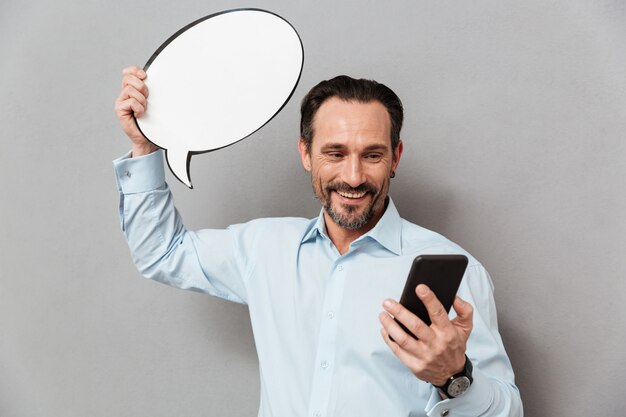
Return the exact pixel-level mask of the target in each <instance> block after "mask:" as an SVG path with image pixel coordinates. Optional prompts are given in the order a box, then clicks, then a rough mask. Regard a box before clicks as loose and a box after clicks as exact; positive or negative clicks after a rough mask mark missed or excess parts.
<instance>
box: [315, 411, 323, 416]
mask: <svg viewBox="0 0 626 417" xmlns="http://www.w3.org/2000/svg"><path fill="white" fill-rule="evenodd" d="M313 417H322V413H320V412H319V411H316V412H315V414H313Z"/></svg>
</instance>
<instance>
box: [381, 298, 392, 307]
mask: <svg viewBox="0 0 626 417" xmlns="http://www.w3.org/2000/svg"><path fill="white" fill-rule="evenodd" d="M383 306H385V307H386V308H391V307H393V301H391V300H389V299H387V300H385V301H384V302H383Z"/></svg>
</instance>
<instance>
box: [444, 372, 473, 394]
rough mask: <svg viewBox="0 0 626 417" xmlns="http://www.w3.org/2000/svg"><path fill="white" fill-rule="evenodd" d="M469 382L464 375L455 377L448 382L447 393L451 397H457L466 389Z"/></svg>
mask: <svg viewBox="0 0 626 417" xmlns="http://www.w3.org/2000/svg"><path fill="white" fill-rule="evenodd" d="M470 384H471V382H470V380H469V378H468V377H466V376H461V377H459V378H455V379H454V381H452V382H450V385H448V390H447V391H448V394H449V395H450V396H452V397H458V396H459V395H462V394H464V393H465V391H467V390H468V388H469V387H470Z"/></svg>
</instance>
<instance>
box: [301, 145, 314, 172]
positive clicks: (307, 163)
mask: <svg viewBox="0 0 626 417" xmlns="http://www.w3.org/2000/svg"><path fill="white" fill-rule="evenodd" d="M298 152H299V153H300V161H302V166H303V167H304V169H305V170H306V171H308V172H311V154H310V153H309V148H308V147H307V145H306V141H305V140H304V138H300V140H299V141H298Z"/></svg>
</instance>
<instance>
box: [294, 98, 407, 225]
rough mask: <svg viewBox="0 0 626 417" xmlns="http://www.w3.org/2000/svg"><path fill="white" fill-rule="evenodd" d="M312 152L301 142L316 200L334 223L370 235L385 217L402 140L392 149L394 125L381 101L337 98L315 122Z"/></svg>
mask: <svg viewBox="0 0 626 417" xmlns="http://www.w3.org/2000/svg"><path fill="white" fill-rule="evenodd" d="M313 131H314V136H313V140H312V144H311V146H310V149H308V148H307V146H306V144H305V142H304V141H303V140H300V142H299V145H298V148H299V151H300V156H301V159H302V165H303V166H304V168H305V169H306V170H307V171H309V172H310V173H311V182H312V185H313V191H314V192H315V196H316V197H317V199H318V200H319V201H320V202H321V203H322V206H323V207H324V215H325V218H326V224H327V227H328V226H330V224H329V220H330V221H332V222H333V223H334V224H336V225H338V226H340V227H341V228H343V229H347V230H349V231H358V232H360V233H365V232H367V231H368V230H370V229H371V228H372V227H374V225H375V224H376V223H377V222H378V220H379V219H380V218H381V217H382V214H383V212H384V208H385V199H386V197H387V193H388V192H389V178H390V175H391V174H392V172H395V170H396V167H397V166H398V162H399V161H400V155H401V153H402V142H400V143H399V144H398V146H397V147H396V149H395V151H393V150H392V148H391V134H390V132H391V121H390V118H389V113H388V112H387V109H386V108H385V107H384V106H383V105H382V104H381V103H380V102H378V101H371V102H368V103H361V102H358V101H344V100H341V99H338V98H336V97H332V98H329V99H327V100H326V101H324V103H323V104H322V105H321V106H320V108H319V109H318V110H317V112H316V114H315V117H314V119H313Z"/></svg>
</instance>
